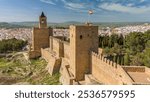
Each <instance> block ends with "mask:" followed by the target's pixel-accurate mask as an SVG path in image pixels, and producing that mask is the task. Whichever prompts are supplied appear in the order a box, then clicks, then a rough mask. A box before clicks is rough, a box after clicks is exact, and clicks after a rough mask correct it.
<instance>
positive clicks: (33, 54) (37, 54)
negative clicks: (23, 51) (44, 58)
mask: <svg viewBox="0 0 150 102" xmlns="http://www.w3.org/2000/svg"><path fill="white" fill-rule="evenodd" d="M40 56H41V52H39V51H29V59H34V58H37V57H40Z"/></svg>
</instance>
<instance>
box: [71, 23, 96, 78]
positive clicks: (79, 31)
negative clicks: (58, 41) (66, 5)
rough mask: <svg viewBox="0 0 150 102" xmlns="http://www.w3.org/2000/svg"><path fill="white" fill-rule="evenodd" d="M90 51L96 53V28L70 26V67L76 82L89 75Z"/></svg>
mask: <svg viewBox="0 0 150 102" xmlns="http://www.w3.org/2000/svg"><path fill="white" fill-rule="evenodd" d="M91 51H94V52H96V53H98V26H90V25H83V26H74V25H73V26H70V53H71V55H70V67H71V69H72V73H73V75H74V77H75V80H76V81H81V80H84V77H85V74H90V73H91V56H90V54H91Z"/></svg>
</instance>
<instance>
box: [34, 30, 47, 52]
mask: <svg viewBox="0 0 150 102" xmlns="http://www.w3.org/2000/svg"><path fill="white" fill-rule="evenodd" d="M48 38H49V28H33V33H32V41H33V42H32V47H33V50H38V51H40V50H41V48H47V47H48V46H49V39H48Z"/></svg>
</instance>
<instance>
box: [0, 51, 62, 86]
mask: <svg viewBox="0 0 150 102" xmlns="http://www.w3.org/2000/svg"><path fill="white" fill-rule="evenodd" d="M46 65H47V62H46V61H45V60H42V59H33V60H31V61H27V60H26V59H25V58H24V56H23V54H22V53H18V54H14V55H12V56H11V57H10V56H9V57H8V58H0V84H4V85H9V84H21V85H24V84H27V85H28V84H31V85H58V84H60V83H59V76H60V74H55V75H54V76H51V75H50V74H49V73H48V71H47V70H46V69H45V67H46Z"/></svg>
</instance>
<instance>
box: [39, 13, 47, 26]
mask: <svg viewBox="0 0 150 102" xmlns="http://www.w3.org/2000/svg"><path fill="white" fill-rule="evenodd" d="M39 21H40V23H39V28H46V27H47V17H46V16H45V14H44V12H42V14H41V16H40V17H39Z"/></svg>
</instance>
